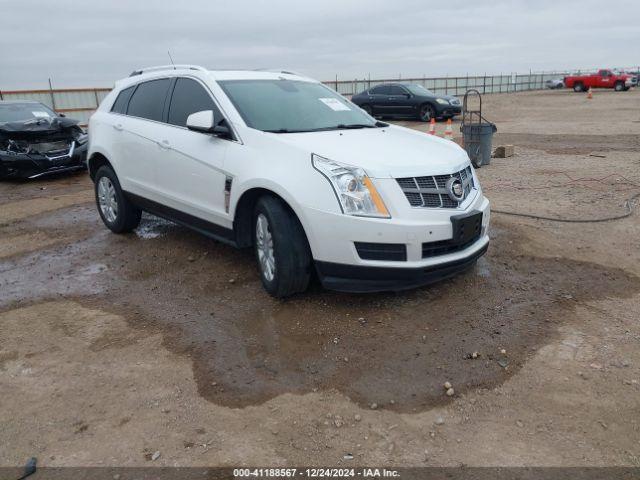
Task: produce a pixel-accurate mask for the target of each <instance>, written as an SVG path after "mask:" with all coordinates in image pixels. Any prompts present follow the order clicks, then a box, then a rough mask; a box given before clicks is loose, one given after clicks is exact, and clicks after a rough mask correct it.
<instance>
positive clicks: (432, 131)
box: [429, 117, 436, 135]
mask: <svg viewBox="0 0 640 480" xmlns="http://www.w3.org/2000/svg"><path fill="white" fill-rule="evenodd" d="M435 134H436V119H435V118H433V117H431V121H430V122H429V135H435Z"/></svg>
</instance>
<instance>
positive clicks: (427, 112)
mask: <svg viewBox="0 0 640 480" xmlns="http://www.w3.org/2000/svg"><path fill="white" fill-rule="evenodd" d="M419 117H420V121H422V122H430V121H431V119H432V118H436V111H435V109H434V108H433V105H430V104H428V103H425V104H424V105H422V106H421V107H420V113H419Z"/></svg>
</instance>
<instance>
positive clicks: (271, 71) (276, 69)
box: [253, 68, 304, 77]
mask: <svg viewBox="0 0 640 480" xmlns="http://www.w3.org/2000/svg"><path fill="white" fill-rule="evenodd" d="M253 71H254V72H270V73H284V74H286V75H297V76H298V77H304V75H303V74H301V73H298V72H294V71H293V70H284V69H282V68H256V69H254V70H253Z"/></svg>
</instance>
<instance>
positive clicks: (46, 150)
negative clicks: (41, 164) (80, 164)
mask: <svg viewBox="0 0 640 480" xmlns="http://www.w3.org/2000/svg"><path fill="white" fill-rule="evenodd" d="M70 148H71V142H69V141H68V140H63V141H59V142H40V143H32V144H30V145H29V150H30V151H32V152H36V153H40V154H42V155H66V154H67V153H69V149H70Z"/></svg>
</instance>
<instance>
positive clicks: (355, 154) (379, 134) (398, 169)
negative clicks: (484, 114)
mask: <svg viewBox="0 0 640 480" xmlns="http://www.w3.org/2000/svg"><path fill="white" fill-rule="evenodd" d="M270 135H274V136H276V138H277V139H278V140H279V141H281V142H284V143H286V144H289V145H291V146H294V147H297V148H298V149H301V150H304V151H305V153H308V154H312V153H315V154H316V155H320V156H322V157H325V158H328V159H331V160H335V161H337V162H342V163H346V164H349V165H353V166H357V167H360V168H363V169H364V170H365V171H366V172H367V174H368V175H369V176H371V177H374V178H390V177H391V178H398V177H412V176H423V175H442V174H447V173H453V172H456V171H458V170H461V169H462V168H464V167H466V166H467V165H469V157H468V156H467V153H466V152H465V151H464V150H463V149H462V148H460V147H459V146H458V145H457V144H456V143H454V142H452V141H450V140H444V139H442V138H438V137H435V136H432V135H428V134H425V133H422V132H418V131H415V130H411V129H408V128H403V127H398V126H395V125H390V126H388V127H383V128H363V129H358V130H332V131H326V132H308V133H287V134H270Z"/></svg>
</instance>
